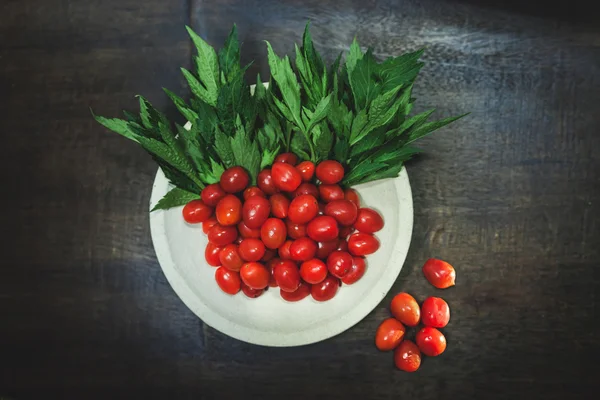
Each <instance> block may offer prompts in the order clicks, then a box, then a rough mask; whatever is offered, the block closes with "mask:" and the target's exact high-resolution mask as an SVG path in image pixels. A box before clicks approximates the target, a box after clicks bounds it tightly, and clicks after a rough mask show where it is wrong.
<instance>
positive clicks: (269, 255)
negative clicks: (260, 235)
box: [260, 245, 277, 263]
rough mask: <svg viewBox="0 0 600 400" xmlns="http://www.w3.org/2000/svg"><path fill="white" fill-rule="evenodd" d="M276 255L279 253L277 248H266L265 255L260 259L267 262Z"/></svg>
mask: <svg viewBox="0 0 600 400" xmlns="http://www.w3.org/2000/svg"><path fill="white" fill-rule="evenodd" d="M263 247H264V245H263ZM276 255H277V252H276V251H275V250H271V249H267V248H265V255H264V256H262V258H261V259H260V261H262V262H265V263H266V262H268V261H271V260H272V259H274V258H275V256H276Z"/></svg>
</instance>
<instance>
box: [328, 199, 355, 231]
mask: <svg viewBox="0 0 600 400" xmlns="http://www.w3.org/2000/svg"><path fill="white" fill-rule="evenodd" d="M325 215H329V216H330V217H333V218H335V220H336V221H337V222H338V223H339V224H340V225H344V226H348V227H349V226H350V225H352V224H353V223H354V221H356V217H357V215H358V208H356V204H354V203H353V202H351V201H350V200H334V201H331V202H329V203H327V205H326V206H325ZM349 229H351V228H349Z"/></svg>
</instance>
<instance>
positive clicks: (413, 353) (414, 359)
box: [394, 339, 421, 372]
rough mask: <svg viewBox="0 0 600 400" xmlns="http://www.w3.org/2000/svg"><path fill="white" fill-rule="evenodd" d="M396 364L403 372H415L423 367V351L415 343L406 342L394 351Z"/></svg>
mask: <svg viewBox="0 0 600 400" xmlns="http://www.w3.org/2000/svg"><path fill="white" fill-rule="evenodd" d="M394 364H396V368H398V369H400V370H402V371H406V372H415V371H416V370H418V369H419V367H420V366H421V351H420V350H419V348H418V347H417V345H416V344H415V343H414V342H413V341H411V340H408V339H407V340H404V341H402V342H401V343H400V344H399V345H398V347H396V350H394Z"/></svg>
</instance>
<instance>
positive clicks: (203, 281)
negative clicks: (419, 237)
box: [150, 169, 413, 346]
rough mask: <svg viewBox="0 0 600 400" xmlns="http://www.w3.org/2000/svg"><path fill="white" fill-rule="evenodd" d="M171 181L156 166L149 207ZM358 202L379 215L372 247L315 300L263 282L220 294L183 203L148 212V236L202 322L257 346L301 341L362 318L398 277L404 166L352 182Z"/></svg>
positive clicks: (408, 207) (409, 219)
mask: <svg viewBox="0 0 600 400" xmlns="http://www.w3.org/2000/svg"><path fill="white" fill-rule="evenodd" d="M170 188H171V185H170V184H169V182H168V181H167V179H166V178H165V176H164V174H163V173H162V171H161V170H160V169H159V170H158V173H157V174H156V178H155V180H154V187H153V190H152V196H151V199H150V208H152V207H153V206H154V205H155V204H156V203H157V202H158V200H160V199H161V198H162V197H163V196H164V194H165V193H167V191H168V190H170ZM355 189H357V190H358V192H359V193H360V196H361V199H362V202H363V205H365V206H368V207H371V208H374V209H376V210H378V211H379V212H380V213H381V214H382V215H383V218H384V220H385V226H384V228H383V229H382V230H381V231H380V232H378V233H377V237H378V238H379V240H380V241H381V247H380V249H379V251H377V252H376V253H375V254H372V255H370V256H368V257H367V271H366V273H365V275H364V276H363V277H362V279H360V280H359V281H358V282H356V283H355V284H353V285H350V286H346V285H342V287H341V288H340V290H339V291H338V293H337V294H336V296H335V297H334V298H333V299H331V300H329V301H327V302H324V303H318V302H316V301H315V300H313V299H312V298H311V297H310V296H309V297H307V298H305V299H303V300H301V301H299V302H296V303H288V302H286V301H284V300H283V299H282V298H281V297H280V295H279V289H277V288H270V289H269V290H268V291H267V292H266V293H264V294H263V295H262V296H260V297H258V298H256V299H250V298H248V297H246V296H245V295H244V294H243V293H241V292H240V293H238V294H237V295H236V296H230V295H228V294H225V293H224V292H222V291H221V289H219V287H218V286H217V283H216V282H215V279H214V274H215V270H216V268H215V267H211V266H209V265H208V264H207V263H206V261H205V260H204V248H205V246H206V244H207V242H208V240H207V238H206V235H205V234H204V233H203V232H202V227H201V224H198V225H189V224H186V223H185V222H184V220H183V217H182V216H181V210H182V207H177V208H172V209H169V210H166V211H155V212H153V213H150V228H151V231H152V241H153V243H154V249H155V250H156V255H157V257H158V261H159V263H160V265H161V267H162V269H163V271H164V273H165V276H166V277H167V280H168V281H169V283H170V284H171V286H172V287H173V290H175V293H177V295H178V296H179V297H180V298H181V300H183V302H184V303H185V304H186V305H187V306H188V307H189V308H190V309H191V310H192V311H193V312H194V313H195V314H196V315H197V316H198V317H200V318H201V319H202V320H203V321H204V322H205V323H207V324H208V325H210V326H212V327H213V328H215V329H217V330H219V331H221V332H222V333H224V334H226V335H229V336H231V337H234V338H236V339H239V340H243V341H245V342H249V343H254V344H259V345H264V346H301V345H305V344H309V343H314V342H318V341H321V340H324V339H327V338H330V337H332V336H335V335H337V334H339V333H341V332H343V331H345V330H346V329H348V328H350V327H351V326H353V325H354V324H356V323H357V322H359V321H360V320H362V319H363V318H364V317H365V316H366V315H367V314H368V313H369V312H371V310H373V309H374V308H375V307H376V306H377V304H379V302H380V301H381V300H382V299H383V298H384V297H385V295H386V294H387V292H388V291H389V290H390V288H391V287H392V285H393V284H394V281H395V280H396V278H397V277H398V274H399V273H400V270H401V269H402V265H403V263H404V260H405V258H406V254H407V252H408V247H409V244H410V239H411V234H412V226H413V204H412V195H411V190H410V183H409V181H408V175H407V173H406V169H403V170H402V172H401V174H400V176H399V177H398V178H395V179H386V180H383V181H378V182H371V183H367V184H364V185H359V186H357V187H356V188H355Z"/></svg>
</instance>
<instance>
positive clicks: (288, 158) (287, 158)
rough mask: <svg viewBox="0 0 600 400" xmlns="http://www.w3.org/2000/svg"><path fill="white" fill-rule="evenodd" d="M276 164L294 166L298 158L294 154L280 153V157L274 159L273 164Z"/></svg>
mask: <svg viewBox="0 0 600 400" xmlns="http://www.w3.org/2000/svg"><path fill="white" fill-rule="evenodd" d="M278 162H283V163H288V164H291V165H296V164H297V163H298V157H297V156H296V155H295V154H294V153H281V154H280V155H278V156H277V157H275V161H274V163H278Z"/></svg>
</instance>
